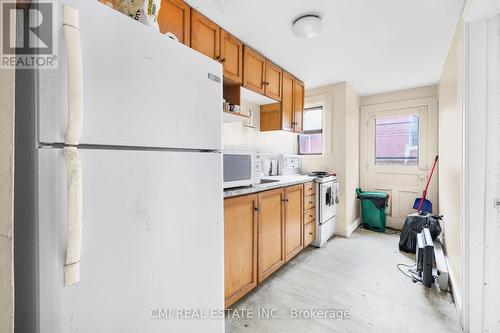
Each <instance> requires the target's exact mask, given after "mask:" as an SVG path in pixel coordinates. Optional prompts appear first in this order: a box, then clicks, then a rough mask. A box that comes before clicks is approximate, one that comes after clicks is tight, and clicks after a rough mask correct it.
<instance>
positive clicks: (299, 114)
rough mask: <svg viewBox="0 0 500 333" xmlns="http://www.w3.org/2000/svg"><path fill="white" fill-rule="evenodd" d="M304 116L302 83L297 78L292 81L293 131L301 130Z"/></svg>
mask: <svg viewBox="0 0 500 333" xmlns="http://www.w3.org/2000/svg"><path fill="white" fill-rule="evenodd" d="M303 116H304V84H303V83H302V82H300V81H299V80H294V81H293V125H294V131H295V132H302V119H303Z"/></svg>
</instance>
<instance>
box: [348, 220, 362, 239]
mask: <svg viewBox="0 0 500 333" xmlns="http://www.w3.org/2000/svg"><path fill="white" fill-rule="evenodd" d="M360 222H361V220H360V219H359V217H358V218H357V219H356V221H354V222H353V223H351V224H350V225H348V226H347V228H346V237H349V236H351V234H352V233H353V232H354V230H356V229H357V228H358V227H359V224H360Z"/></svg>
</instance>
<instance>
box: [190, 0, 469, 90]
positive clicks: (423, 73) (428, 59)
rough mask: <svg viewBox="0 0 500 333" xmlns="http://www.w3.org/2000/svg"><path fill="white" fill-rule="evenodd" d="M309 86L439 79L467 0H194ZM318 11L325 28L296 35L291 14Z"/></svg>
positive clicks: (408, 84) (400, 84) (396, 84)
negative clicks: (310, 36) (310, 35)
mask: <svg viewBox="0 0 500 333" xmlns="http://www.w3.org/2000/svg"><path fill="white" fill-rule="evenodd" d="M187 2H188V3H189V4H190V5H191V6H192V7H194V8H196V9H198V10H199V11H200V12H202V13H203V14H204V15H206V16H208V17H209V18H210V19H212V20H213V21H215V22H216V23H218V24H219V25H220V26H222V27H223V28H225V29H226V30H228V31H229V32H231V33H232V34H233V35H235V36H236V37H238V38H240V39H241V40H242V41H243V42H245V43H246V44H248V45H250V46H252V47H253V48H255V49H257V50H258V51H260V52H262V53H263V54H264V55H265V56H266V57H267V58H269V59H271V60H272V61H274V62H276V63H277V64H278V65H280V66H281V67H283V68H285V69H286V70H288V71H289V72H291V73H292V74H294V75H296V76H297V77H299V78H300V79H302V80H304V82H305V84H306V87H307V88H313V87H318V86H322V85H326V84H331V83H336V82H342V81H347V82H348V83H350V85H351V86H352V87H353V89H354V90H355V91H356V92H357V93H358V94H360V95H362V96H365V95H371V94H376V93H382V92H387V91H394V90H401V89H406V88H413V87H418V86H424V85H428V84H434V83H436V82H437V81H438V80H439V76H440V74H441V69H442V66H443V63H444V60H445V57H446V54H447V50H448V47H449V45H450V42H451V39H452V36H453V32H454V29H455V26H456V23H457V21H458V17H459V13H460V9H461V6H462V0H187ZM306 13H314V14H319V15H320V16H321V17H322V18H323V21H324V25H323V31H322V32H321V33H320V35H319V36H317V37H316V38H313V39H300V38H298V37H296V36H295V35H293V33H292V31H291V27H290V26H291V22H292V21H293V20H294V19H295V18H297V17H298V16H300V15H302V14H306Z"/></svg>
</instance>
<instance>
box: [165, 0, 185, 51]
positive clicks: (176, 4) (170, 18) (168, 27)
mask: <svg viewBox="0 0 500 333" xmlns="http://www.w3.org/2000/svg"><path fill="white" fill-rule="evenodd" d="M160 8H161V9H160V13H159V14H158V25H159V26H160V31H161V33H163V34H164V33H166V32H171V33H173V34H174V35H175V36H176V37H177V39H178V40H179V42H181V43H184V44H185V45H187V46H189V45H190V44H191V36H190V31H191V7H189V5H188V4H187V3H185V2H184V1H182V0H162V1H161V7H160Z"/></svg>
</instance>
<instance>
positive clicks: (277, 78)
mask: <svg viewBox="0 0 500 333" xmlns="http://www.w3.org/2000/svg"><path fill="white" fill-rule="evenodd" d="M282 80H283V70H282V69H281V68H279V67H278V66H276V65H274V64H273V63H272V62H270V61H267V60H266V83H265V93H266V96H267V97H269V98H272V99H275V100H277V101H281V83H282Z"/></svg>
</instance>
